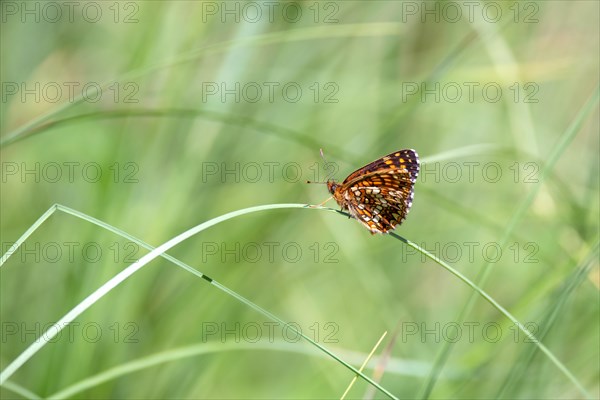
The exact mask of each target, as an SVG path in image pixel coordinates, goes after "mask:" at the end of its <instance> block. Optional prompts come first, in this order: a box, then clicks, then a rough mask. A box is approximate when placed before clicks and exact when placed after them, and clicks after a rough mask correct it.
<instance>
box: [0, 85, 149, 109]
mask: <svg viewBox="0 0 600 400" xmlns="http://www.w3.org/2000/svg"><path fill="white" fill-rule="evenodd" d="M1 86H2V102H3V103H8V102H20V103H42V102H45V103H75V102H76V101H78V100H79V99H81V100H83V101H84V102H86V103H98V102H100V101H103V102H104V103H115V104H137V103H139V102H140V100H139V98H138V92H139V91H140V87H139V85H138V84H137V83H136V82H113V83H111V84H110V85H108V86H105V87H104V89H103V86H102V84H100V83H98V82H76V81H62V82H57V81H53V82H6V81H5V82H2V84H1Z"/></svg>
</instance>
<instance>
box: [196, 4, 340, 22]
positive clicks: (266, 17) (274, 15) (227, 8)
mask: <svg viewBox="0 0 600 400" xmlns="http://www.w3.org/2000/svg"><path fill="white" fill-rule="evenodd" d="M201 4H202V22H203V23H215V22H220V23H238V24H239V23H250V24H256V23H270V24H273V23H281V22H285V23H288V24H298V23H313V24H337V23H339V22H340V20H339V16H340V7H341V6H342V5H343V2H339V1H203V2H202V3H201Z"/></svg>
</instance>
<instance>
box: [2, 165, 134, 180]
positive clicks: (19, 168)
mask: <svg viewBox="0 0 600 400" xmlns="http://www.w3.org/2000/svg"><path fill="white" fill-rule="evenodd" d="M0 166H1V170H2V171H1V174H0V175H1V180H2V183H69V184H72V183H98V182H100V181H102V180H103V181H105V182H110V183H127V184H131V183H139V178H138V173H139V170H140V167H139V165H138V164H137V163H135V162H133V161H125V162H114V163H111V164H102V163H98V162H94V161H89V162H81V161H61V162H58V161H46V162H25V161H22V162H16V161H2V162H1V163H0Z"/></svg>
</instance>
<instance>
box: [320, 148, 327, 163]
mask: <svg viewBox="0 0 600 400" xmlns="http://www.w3.org/2000/svg"><path fill="white" fill-rule="evenodd" d="M319 153H321V158H322V159H323V161H325V164H327V160H326V159H325V155H324V154H323V149H319Z"/></svg>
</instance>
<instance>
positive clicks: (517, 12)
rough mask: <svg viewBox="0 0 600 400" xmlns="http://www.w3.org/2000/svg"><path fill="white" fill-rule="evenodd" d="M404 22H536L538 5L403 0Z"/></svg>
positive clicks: (531, 2) (520, 2) (525, 2)
mask: <svg viewBox="0 0 600 400" xmlns="http://www.w3.org/2000/svg"><path fill="white" fill-rule="evenodd" d="M400 4H401V11H400V14H401V15H400V20H401V21H402V22H403V23H410V22H413V23H414V22H420V23H438V24H439V23H447V24H457V23H470V24H472V23H474V22H475V21H483V22H485V23H489V24H500V23H505V22H512V23H515V24H537V23H539V18H538V17H539V11H540V6H539V4H538V3H536V2H533V1H513V2H501V1H485V2H482V1H402V2H400Z"/></svg>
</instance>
